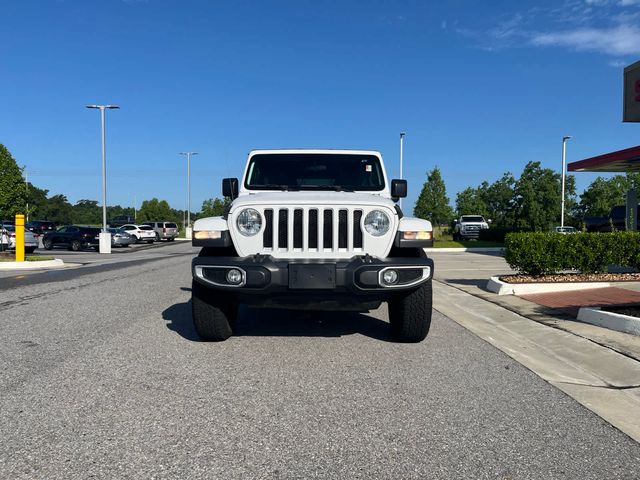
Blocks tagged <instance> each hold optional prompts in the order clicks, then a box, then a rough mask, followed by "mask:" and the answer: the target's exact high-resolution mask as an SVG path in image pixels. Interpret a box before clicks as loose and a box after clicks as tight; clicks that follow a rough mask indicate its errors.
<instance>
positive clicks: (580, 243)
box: [504, 232, 640, 275]
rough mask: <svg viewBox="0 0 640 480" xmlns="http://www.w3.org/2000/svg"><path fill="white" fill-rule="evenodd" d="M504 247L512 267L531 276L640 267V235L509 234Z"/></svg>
mask: <svg viewBox="0 0 640 480" xmlns="http://www.w3.org/2000/svg"><path fill="white" fill-rule="evenodd" d="M504 247H505V259H506V261H507V263H508V264H509V266H510V267H511V268H513V269H514V270H517V271H518V272H521V273H525V274H528V275H543V274H549V273H557V272H560V271H564V270H578V271H579V272H582V273H600V272H606V271H607V267H608V266H609V265H618V266H621V267H632V268H639V267H640V232H612V233H575V234H568V235H563V234H561V233H540V232H527V233H524V232H522V233H509V234H508V235H507V236H506V237H505V243H504Z"/></svg>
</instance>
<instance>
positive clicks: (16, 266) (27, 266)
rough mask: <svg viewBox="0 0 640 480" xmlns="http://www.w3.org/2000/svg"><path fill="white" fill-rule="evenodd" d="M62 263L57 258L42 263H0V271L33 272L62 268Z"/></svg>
mask: <svg viewBox="0 0 640 480" xmlns="http://www.w3.org/2000/svg"><path fill="white" fill-rule="evenodd" d="M62 267H64V262H63V261H62V260H60V259H59V258H56V259H55V260H45V261H42V262H0V270H34V269H38V268H62Z"/></svg>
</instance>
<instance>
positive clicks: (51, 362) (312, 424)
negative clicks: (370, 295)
mask: <svg viewBox="0 0 640 480" xmlns="http://www.w3.org/2000/svg"><path fill="white" fill-rule="evenodd" d="M193 252H195V250H193V249H192V247H191V246H190V245H187V244H181V245H172V246H169V247H165V248H162V249H158V250H157V251H156V250H154V251H153V252H149V253H150V254H151V253H153V255H155V256H156V257H157V258H153V259H150V260H146V259H139V258H135V259H133V258H132V261H130V262H120V263H116V262H111V261H109V262H107V261H106V260H104V261H103V263H100V259H97V260H96V264H95V265H93V266H88V267H86V266H85V267H82V268H81V269H71V270H64V271H60V272H55V274H54V273H53V272H48V273H40V274H32V275H27V276H24V277H23V279H22V283H12V284H11V285H9V283H8V282H9V281H10V280H9V279H14V280H11V281H12V282H16V280H15V277H17V276H14V277H4V278H0V324H1V328H2V333H3V334H2V336H1V337H0V368H1V369H2V370H1V371H2V375H0V438H2V449H1V450H0V478H8V479H21V478H25V479H26V478H29V479H31V478H37V479H57V478H60V479H76V478H77V479H80V478H82V479H84V478H136V479H138V478H225V479H226V478H229V479H237V478H251V479H253V478H270V479H271V478H276V479H277V478H283V479H285V478H286V479H289V478H300V479H307V478H332V479H333V478H362V479H365V478H366V479H370V478H384V479H387V478H416V479H418V478H420V479H423V478H465V479H466V478H497V479H521V478H530V479H546V478H550V479H551V478H553V479H558V478H570V479H574V478H581V479H591V478H593V479H601V478H621V479H622V478H623V479H630V478H640V446H639V445H638V444H637V443H635V442H634V441H633V440H631V439H630V438H629V437H627V436H626V435H624V434H623V433H621V432H620V431H618V430H617V429H615V428H614V427H612V426H611V425H609V424H608V423H607V422H605V421H604V420H602V419H601V418H600V417H598V416H596V415H595V414H593V413H592V412H590V411H589V410H587V409H586V408H584V407H583V406H581V405H580V404H578V403H577V402H575V401H574V400H573V399H571V398H570V397H568V396H567V395H565V394H564V393H562V392H561V391H560V390H558V389H556V388H555V387H553V386H552V385H550V384H549V383H547V382H545V381H544V380H542V379H541V378H540V377H538V376H536V375H535V374H533V373H532V372H530V371H529V370H527V369H526V368H524V367H522V366H521V365H520V364H519V363H517V362H515V361H514V360H512V359H511V358H509V357H508V356H506V355H505V354H503V353H502V352H500V351H499V350H497V349H496V348H494V347H493V346H491V345H490V344H488V343H486V342H484V341H483V340H480V339H479V338H478V337H476V336H475V335H473V334H471V333H470V332H469V331H467V330H465V329H464V328H462V327H461V326H459V325H458V324H457V323H455V322H453V321H451V320H450V319H448V318H447V317H445V316H443V315H440V314H438V313H435V312H434V321H433V325H432V331H431V334H430V335H429V337H428V338H427V340H426V341H425V342H422V343H420V344H416V345H405V344H398V343H394V342H393V341H392V340H391V338H390V337H389V333H388V324H387V320H386V319H387V312H386V307H384V306H383V307H382V308H381V309H379V310H378V311H376V312H372V313H371V314H366V315H365V314H319V313H318V314H301V313H299V312H283V311H266V310H262V311H261V310H258V311H256V310H249V309H244V310H242V311H241V315H240V319H239V323H238V328H237V332H236V336H234V337H232V338H231V339H230V340H228V341H226V342H223V343H205V342H200V341H199V340H198V338H197V337H196V335H195V332H194V330H193V328H192V325H191V315H190V303H189V299H190V285H191V277H190V269H189V266H190V255H191V254H192V253H193ZM105 262H106V263H105ZM91 268H93V269H94V270H89V269H91ZM437 268H438V265H436V269H437ZM83 272H84V273H83ZM43 275H53V276H52V277H50V280H47V281H41V280H39V278H40V279H42V278H44V277H42V276H43ZM55 275H59V276H57V277H55V278H54V276H55Z"/></svg>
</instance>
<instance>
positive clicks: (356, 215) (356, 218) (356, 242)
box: [353, 210, 362, 248]
mask: <svg viewBox="0 0 640 480" xmlns="http://www.w3.org/2000/svg"><path fill="white" fill-rule="evenodd" d="M361 219H362V210H356V211H355V212H353V248H362V228H360V220H361Z"/></svg>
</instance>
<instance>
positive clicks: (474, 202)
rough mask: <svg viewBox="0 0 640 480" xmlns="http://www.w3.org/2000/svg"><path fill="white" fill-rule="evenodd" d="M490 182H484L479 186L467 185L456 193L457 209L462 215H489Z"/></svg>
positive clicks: (486, 216)
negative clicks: (488, 193)
mask: <svg viewBox="0 0 640 480" xmlns="http://www.w3.org/2000/svg"><path fill="white" fill-rule="evenodd" d="M488 187H489V184H488V183H487V182H482V184H481V185H480V186H479V187H478V188H472V187H467V188H465V189H464V190H463V191H461V192H458V194H457V195H456V211H457V213H458V216H460V215H482V216H483V217H485V218H488V217H489V207H488V206H487V188H488Z"/></svg>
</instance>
